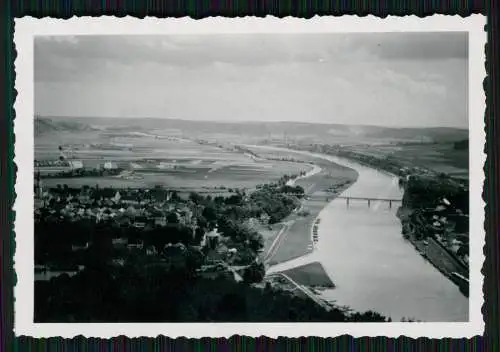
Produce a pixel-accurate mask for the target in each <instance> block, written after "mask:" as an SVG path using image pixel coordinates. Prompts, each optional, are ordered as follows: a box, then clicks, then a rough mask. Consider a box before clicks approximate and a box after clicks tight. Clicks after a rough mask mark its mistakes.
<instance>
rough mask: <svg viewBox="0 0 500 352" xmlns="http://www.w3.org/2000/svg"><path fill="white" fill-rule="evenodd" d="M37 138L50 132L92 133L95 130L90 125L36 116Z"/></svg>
mask: <svg viewBox="0 0 500 352" xmlns="http://www.w3.org/2000/svg"><path fill="white" fill-rule="evenodd" d="M34 128H35V136H39V135H42V134H46V133H50V132H62V131H66V132H77V131H90V130H93V128H92V127H91V126H89V125H88V124H84V123H81V122H76V121H72V120H69V119H65V120H61V119H57V120H54V119H50V118H46V117H38V116H35V126H34Z"/></svg>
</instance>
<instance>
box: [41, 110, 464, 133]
mask: <svg viewBox="0 0 500 352" xmlns="http://www.w3.org/2000/svg"><path fill="white" fill-rule="evenodd" d="M34 118H35V119H36V118H69V119H78V118H82V119H85V118H91V119H124V120H125V119H131V120H133V119H152V120H180V121H186V122H213V123H227V124H244V123H271V124H279V123H295V124H309V125H342V126H362V127H382V128H411V129H417V128H420V129H422V128H450V129H457V130H469V126H466V127H457V126H442V125H439V126H438V125H436V126H415V125H413V126H401V125H398V126H388V125H373V124H348V123H339V122H316V121H311V122H309V121H290V120H273V121H264V120H240V121H224V120H192V119H186V118H179V117H160V116H74V115H73V116H65V115H40V114H35V116H34Z"/></svg>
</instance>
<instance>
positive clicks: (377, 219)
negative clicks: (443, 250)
mask: <svg viewBox="0 0 500 352" xmlns="http://www.w3.org/2000/svg"><path fill="white" fill-rule="evenodd" d="M300 153H301V154H307V155H310V156H314V157H321V158H324V159H327V160H330V161H332V162H335V163H336V164H339V165H343V166H347V167H350V168H352V169H354V170H356V171H357V172H358V174H359V177H358V180H357V181H356V182H355V183H354V184H353V185H352V186H351V187H349V188H348V189H347V190H345V191H344V192H343V193H342V194H341V196H352V197H372V198H390V199H401V198H402V190H400V189H399V187H398V180H397V178H396V177H394V176H391V175H388V174H386V173H383V172H379V171H377V170H375V169H372V168H368V167H365V166H362V165H360V164H357V163H354V162H352V161H349V160H347V159H343V158H338V157H334V156H328V155H323V154H314V153H308V152H300ZM399 205H400V203H396V204H394V203H393V204H392V208H389V203H387V202H372V203H371V204H370V207H368V204H367V201H365V200H364V201H361V200H359V201H357V200H351V201H350V202H349V206H347V205H346V200H345V199H341V198H337V199H335V200H333V201H332V202H330V203H329V204H328V205H327V206H326V207H325V208H324V209H323V210H322V211H321V213H320V214H319V218H320V223H319V226H318V234H319V242H318V244H317V250H316V251H315V252H314V253H313V254H312V255H309V256H307V257H308V258H309V260H319V261H320V262H321V264H322V265H323V267H324V269H325V271H326V272H327V274H328V275H329V276H330V278H331V279H332V281H333V282H334V283H335V285H336V288H335V289H332V290H327V291H323V297H324V298H325V299H327V300H330V301H335V302H336V304H338V305H345V306H349V307H350V308H352V309H354V310H356V311H366V310H373V311H376V312H379V313H381V314H384V315H386V316H390V317H391V318H392V319H393V321H399V320H400V319H401V318H403V317H405V318H413V319H417V320H422V321H434V322H447V321H468V319H469V318H468V316H469V300H468V299H467V298H466V297H465V296H464V295H463V294H462V293H461V292H460V291H459V289H458V287H457V286H456V285H455V284H453V283H452V282H451V281H450V280H449V279H448V278H446V277H445V276H444V275H442V274H441V273H440V272H439V271H438V270H437V269H436V268H434V266H432V265H431V264H430V263H429V262H428V261H426V260H425V259H424V258H422V257H421V256H420V254H418V252H417V251H416V250H415V249H414V247H413V246H412V245H411V244H410V243H409V242H407V241H406V240H404V238H403V236H402V235H401V223H400V221H399V219H398V218H397V217H396V211H397V208H398V206H399Z"/></svg>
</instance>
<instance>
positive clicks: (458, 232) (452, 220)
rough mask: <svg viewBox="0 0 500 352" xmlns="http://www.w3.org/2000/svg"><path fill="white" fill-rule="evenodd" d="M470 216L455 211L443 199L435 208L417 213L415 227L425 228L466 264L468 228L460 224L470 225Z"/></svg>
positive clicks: (467, 258) (449, 203) (460, 211)
mask: <svg viewBox="0 0 500 352" xmlns="http://www.w3.org/2000/svg"><path fill="white" fill-rule="evenodd" d="M468 217H469V215H468V214H464V212H463V211H462V210H460V209H454V208H453V207H452V204H451V202H450V201H449V200H448V199H446V198H442V199H441V201H440V202H439V204H438V205H437V206H436V207H435V208H429V209H423V211H419V212H416V213H415V220H414V224H413V226H414V227H420V228H425V231H426V232H431V233H432V237H433V238H434V239H435V240H437V241H438V242H439V243H440V244H441V245H443V246H444V247H446V248H447V249H448V250H449V251H450V252H451V253H453V254H454V255H455V256H456V258H457V259H458V260H460V261H461V262H463V263H464V264H466V265H467V264H468V262H469V253H468V250H467V247H468V245H469V235H468V226H465V227H466V229H463V227H464V226H458V224H459V223H460V222H461V223H464V224H468Z"/></svg>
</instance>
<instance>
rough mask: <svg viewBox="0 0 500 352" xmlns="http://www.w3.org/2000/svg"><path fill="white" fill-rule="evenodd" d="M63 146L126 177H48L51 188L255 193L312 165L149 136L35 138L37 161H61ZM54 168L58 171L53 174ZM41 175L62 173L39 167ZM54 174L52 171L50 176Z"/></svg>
mask: <svg viewBox="0 0 500 352" xmlns="http://www.w3.org/2000/svg"><path fill="white" fill-rule="evenodd" d="M59 146H61V147H62V153H63V155H64V156H65V157H66V158H67V159H73V160H80V161H82V163H83V165H84V168H97V167H99V166H102V165H103V164H104V163H105V162H107V161H112V162H113V163H114V164H116V166H117V167H119V168H123V169H124V170H125V172H123V173H122V174H121V175H118V176H102V177H100V176H97V177H72V178H46V179H44V180H43V181H44V183H45V184H46V185H48V186H54V185H57V184H67V185H68V186H77V187H79V186H82V185H95V184H99V185H100V186H101V187H104V186H106V187H150V186H154V185H163V186H166V187H170V188H176V189H179V190H183V189H185V190H191V191H193V190H194V191H205V192H207V191H208V190H209V189H210V190H212V191H213V190H214V189H216V188H217V189H218V190H217V191H218V192H222V190H221V188H224V189H229V188H253V187H255V185H257V184H260V183H268V182H271V181H276V180H278V179H279V178H280V177H282V176H283V175H285V174H297V173H299V172H300V171H306V172H307V171H308V170H309V169H310V166H309V165H307V164H298V163H294V162H286V161H268V160H254V159H253V158H251V157H250V156H248V155H244V154H243V153H241V152H237V151H235V150H232V149H231V148H230V147H227V146H221V147H218V146H215V145H206V144H203V145H202V144H199V143H197V142H195V141H191V140H187V139H184V138H181V137H178V136H175V135H174V136H168V135H166V134H163V135H162V134H146V133H113V134H110V133H107V132H106V131H101V132H95V131H92V132H87V131H82V132H79V133H71V132H58V133H50V134H44V135H42V136H37V137H36V138H35V159H36V160H57V159H58V158H59V155H60V151H59ZM52 169H53V170H52ZM40 170H41V175H42V177H43V175H44V174H46V173H50V172H57V171H61V169H60V168H54V167H48V168H44V167H42V168H40ZM51 170H52V171H51Z"/></svg>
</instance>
